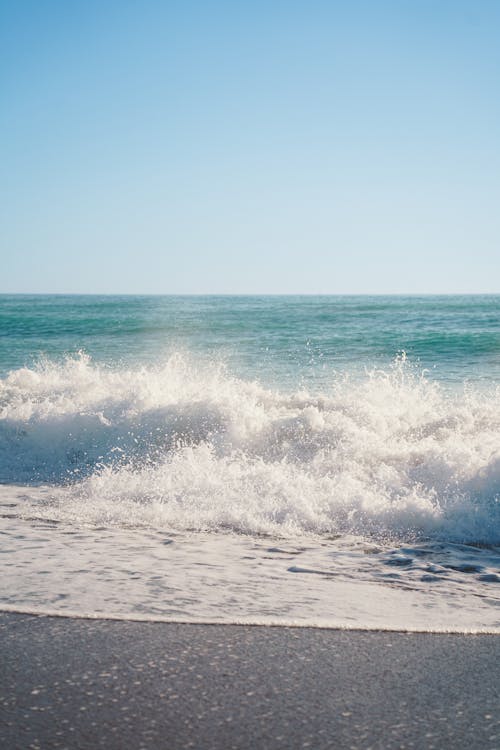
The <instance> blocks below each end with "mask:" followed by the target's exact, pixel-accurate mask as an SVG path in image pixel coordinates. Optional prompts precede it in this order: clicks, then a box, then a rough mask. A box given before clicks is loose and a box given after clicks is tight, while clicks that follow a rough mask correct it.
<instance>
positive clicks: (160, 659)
mask: <svg viewBox="0 0 500 750" xmlns="http://www.w3.org/2000/svg"><path fill="white" fill-rule="evenodd" d="M0 631H1V638H0V644H1V645H0V649H1V655H0V663H1V665H2V666H1V668H0V671H1V680H0V682H1V692H2V699H1V711H0V715H1V723H0V745H1V746H2V747H3V748H4V749H5V750H17V748H19V749H21V748H23V750H24V748H79V749H82V750H85V749H86V748H89V749H90V748H101V747H102V748H107V749H108V750H113V749H114V748H116V749H118V748H125V747H127V748H137V749H139V748H169V750H177V749H180V748H203V750H208V749H209V748H213V749H214V750H215V749H216V748H217V749H219V748H220V749H223V750H229V748H235V749H236V748H237V749H238V750H246V749H247V748H248V749H249V750H250V748H287V749H288V748H290V749H291V748H306V747H309V748H313V749H314V750H321V749H322V748H352V749H353V750H354V749H355V748H360V749H361V748H362V749H363V750H368V748H380V749H381V750H382V749H384V750H390V749H391V748H422V749H423V748H425V750H431V748H439V750H445V749H446V748H450V749H451V748H454V749H456V748H469V749H471V750H472V749H474V748H478V749H479V748H481V750H485V749H488V748H490V749H491V750H493V748H498V747H500V716H499V711H498V706H499V686H498V664H499V663H500V661H499V659H500V639H499V638H498V636H495V635H446V634H439V635H436V634H423V633H408V634H404V633H387V632H360V631H342V630H327V629H325V630H321V629H314V628H282V627H267V628H266V627H248V626H232V625H186V624H174V623H168V624H167V623H154V622H151V623H139V622H120V621H106V620H84V619H71V618H63V617H36V616H29V615H18V614H12V613H9V614H7V613H3V614H1V615H0Z"/></svg>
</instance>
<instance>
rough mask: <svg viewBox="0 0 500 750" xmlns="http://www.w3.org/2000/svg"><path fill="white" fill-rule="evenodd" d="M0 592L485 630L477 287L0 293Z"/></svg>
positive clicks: (6, 598)
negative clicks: (371, 292)
mask: <svg viewBox="0 0 500 750" xmlns="http://www.w3.org/2000/svg"><path fill="white" fill-rule="evenodd" d="M0 377H1V379H0V483H1V485H0V534H1V540H2V541H1V547H0V566H1V568H0V573H1V577H0V608H2V609H5V610H17V611H24V612H40V613H54V614H68V615H73V616H78V615H79V616H106V617H123V618H134V619H142V618H144V619H158V620H177V621H194V622H246V623H268V624H271V623H282V624H298V625H299V624H300V625H316V626H327V627H328V626H330V627H351V628H389V629H391V628H399V629H407V630H437V631H439V630H447V631H460V632H467V631H472V632H477V631H489V632H500V610H499V606H500V297H498V296H462V297H458V296H443V297H434V296H429V297H396V296H394V297H329V296H320V297H314V296H310V297H309V296H304V297H285V296H283V297H282V296H276V297H229V296H227V297H216V296H208V297H196V296H193V297H172V296H168V297H152V296H151V297H148V296H143V297H138V296H123V297H113V296H104V297H97V296H23V295H15V296H0Z"/></svg>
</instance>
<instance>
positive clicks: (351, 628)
mask: <svg viewBox="0 0 500 750" xmlns="http://www.w3.org/2000/svg"><path fill="white" fill-rule="evenodd" d="M3 614H9V615H28V616H32V617H46V618H63V619H68V620H88V621H90V622H93V621H96V620H99V621H103V622H136V623H151V624H154V623H159V624H160V623H162V624H165V625H199V626H206V627H213V626H214V627H225V626H231V627H246V628H288V629H290V628H297V629H306V630H307V629H309V630H335V631H342V632H347V633H401V634H408V635H412V634H415V635H417V634H419V635H463V636H473V635H492V636H494V635H500V626H499V627H495V628H489V627H484V628H481V627H479V628H458V627H457V628H448V627H444V626H443V627H439V626H438V627H434V628H422V627H418V626H416V627H411V626H408V627H403V626H399V625H384V626H382V625H361V624H356V625H352V624H350V623H344V622H337V623H336V622H332V621H330V620H325V621H315V622H307V621H301V620H296V619H295V620H294V619H289V620H288V619H286V618H285V617H277V618H275V619H273V618H265V617H263V618H252V617H242V618H241V619H239V618H238V619H236V618H234V619H227V620H216V619H197V618H195V617H192V618H190V617H182V616H172V617H170V616H168V615H153V614H143V615H141V614H138V613H130V614H129V613H127V614H122V613H114V612H108V613H101V612H99V613H95V612H77V611H73V610H57V609H36V608H35V607H18V606H17V605H8V604H0V616H1V615H3Z"/></svg>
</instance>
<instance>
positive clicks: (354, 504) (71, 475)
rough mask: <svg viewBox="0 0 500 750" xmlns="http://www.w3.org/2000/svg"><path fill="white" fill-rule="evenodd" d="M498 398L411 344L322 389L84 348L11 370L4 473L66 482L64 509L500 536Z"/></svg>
mask: <svg viewBox="0 0 500 750" xmlns="http://www.w3.org/2000/svg"><path fill="white" fill-rule="evenodd" d="M499 407H500V389H498V388H496V389H493V390H491V391H490V392H488V393H486V392H484V391H480V390H478V389H475V388H472V387H471V386H469V387H468V386H466V385H465V386H464V388H463V390H462V391H461V392H460V393H450V392H447V391H446V390H444V389H443V388H442V387H440V386H439V384H437V383H435V382H430V381H429V380H427V379H426V377H425V376H424V375H423V374H421V373H419V372H417V371H416V370H415V368H413V367H411V366H410V365H409V364H408V362H407V361H406V360H405V358H404V357H400V358H399V359H397V360H396V361H395V362H394V363H393V365H392V366H391V367H390V368H388V369H387V370H385V371H382V370H380V371H373V372H369V373H367V374H366V376H365V377H364V379H362V380H360V381H359V380H355V381H354V380H350V379H349V378H348V377H339V378H338V379H337V380H335V381H333V382H332V384H331V386H330V387H329V388H328V389H325V390H324V391H323V392H321V393H314V394H313V393H309V392H307V391H305V390H299V391H296V392H294V393H285V392H279V391H273V390H270V389H266V388H264V387H262V386H261V385H259V383H257V382H252V381H245V380H242V379H239V378H236V377H233V376H232V375H231V374H230V373H229V372H228V371H227V370H226V369H225V368H224V367H223V366H222V365H212V366H208V365H206V364H200V363H196V361H193V360H192V359H190V358H189V357H185V356H180V355H173V356H171V357H170V358H169V359H168V360H167V361H166V362H164V363H163V364H161V365H158V366H156V367H141V368H136V369H125V368H122V369H113V368H109V367H104V366H100V365H98V364H97V363H94V362H92V360H91V359H90V358H89V357H88V356H86V355H85V354H81V355H79V356H78V357H68V358H67V359H66V360H64V361H63V362H60V363H57V362H51V361H44V362H41V363H40V364H39V365H38V366H37V367H34V368H31V369H30V368H21V369H18V370H14V371H12V372H10V373H9V374H8V375H7V376H6V377H5V378H4V379H3V380H1V381H0V481H2V482H3V483H23V484H33V483H44V484H50V485H52V491H51V493H50V497H49V499H47V500H44V501H43V502H41V503H40V502H39V503H38V505H37V513H38V514H39V515H40V514H41V515H43V517H46V518H51V519H53V520H69V521H76V522H78V523H92V524H94V523H96V524H103V523H106V524H116V525H125V526H131V525H132V526H134V525H152V526H154V527H162V528H163V527H168V528H173V529H182V530H186V529H188V530H204V531H221V530H231V531H235V532H238V533H250V534H274V535H281V536H283V535H285V536H286V535H301V534H317V535H335V534H345V533H353V534H363V535H366V534H369V535H378V536H380V535H384V536H399V537H404V538H422V537H425V538H432V539H442V540H447V541H464V542H468V543H480V544H499V543H500V523H499V521H500V408H499Z"/></svg>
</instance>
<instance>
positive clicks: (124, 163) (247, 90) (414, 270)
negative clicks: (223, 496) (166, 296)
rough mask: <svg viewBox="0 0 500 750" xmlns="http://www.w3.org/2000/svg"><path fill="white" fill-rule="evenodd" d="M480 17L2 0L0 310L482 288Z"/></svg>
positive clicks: (328, 6) (488, 165) (491, 258)
mask: <svg viewBox="0 0 500 750" xmlns="http://www.w3.org/2000/svg"><path fill="white" fill-rule="evenodd" d="M499 39H500V2H498V0H466V1H465V0H392V1H390V0H365V1H364V2H363V1H362V0H342V2H337V1H336V0H329V1H328V0H324V1H323V2H319V1H318V0H308V2H305V1H302V2H294V0H276V1H275V0H264V1H261V0H252V2H243V0H242V1H241V2H239V1H238V0H231V2H229V1H228V2H217V1H213V0H203V1H201V2H192V1H191V0H179V2H168V0H164V1H163V2H160V0H156V1H154V0H151V1H148V0H142V1H141V0H136V1H135V2H129V1H128V0H120V1H119V2H114V1H113V0H106V2H103V1H102V0H98V1H96V0H85V1H80V0H73V1H72V2H68V0H63V1H61V2H56V1H51V0H44V2H39V0H36V1H31V2H30V0H24V1H23V2H18V0H9V1H7V0H0V45H1V46H0V48H1V64H0V97H1V108H0V111H1V119H0V150H1V177H0V185H1V196H0V197H1V201H0V232H1V235H0V291H1V292H96V293H97V292H98V293H104V292H110V293H112V292H119V293H123V292H137V293H149V292H151V293H253V292H255V293H297V292H304V293H330V292H331V293H391V292H394V293H406V292H424V293H425V292H428V293H433V292H499V291H500V44H499Z"/></svg>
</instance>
